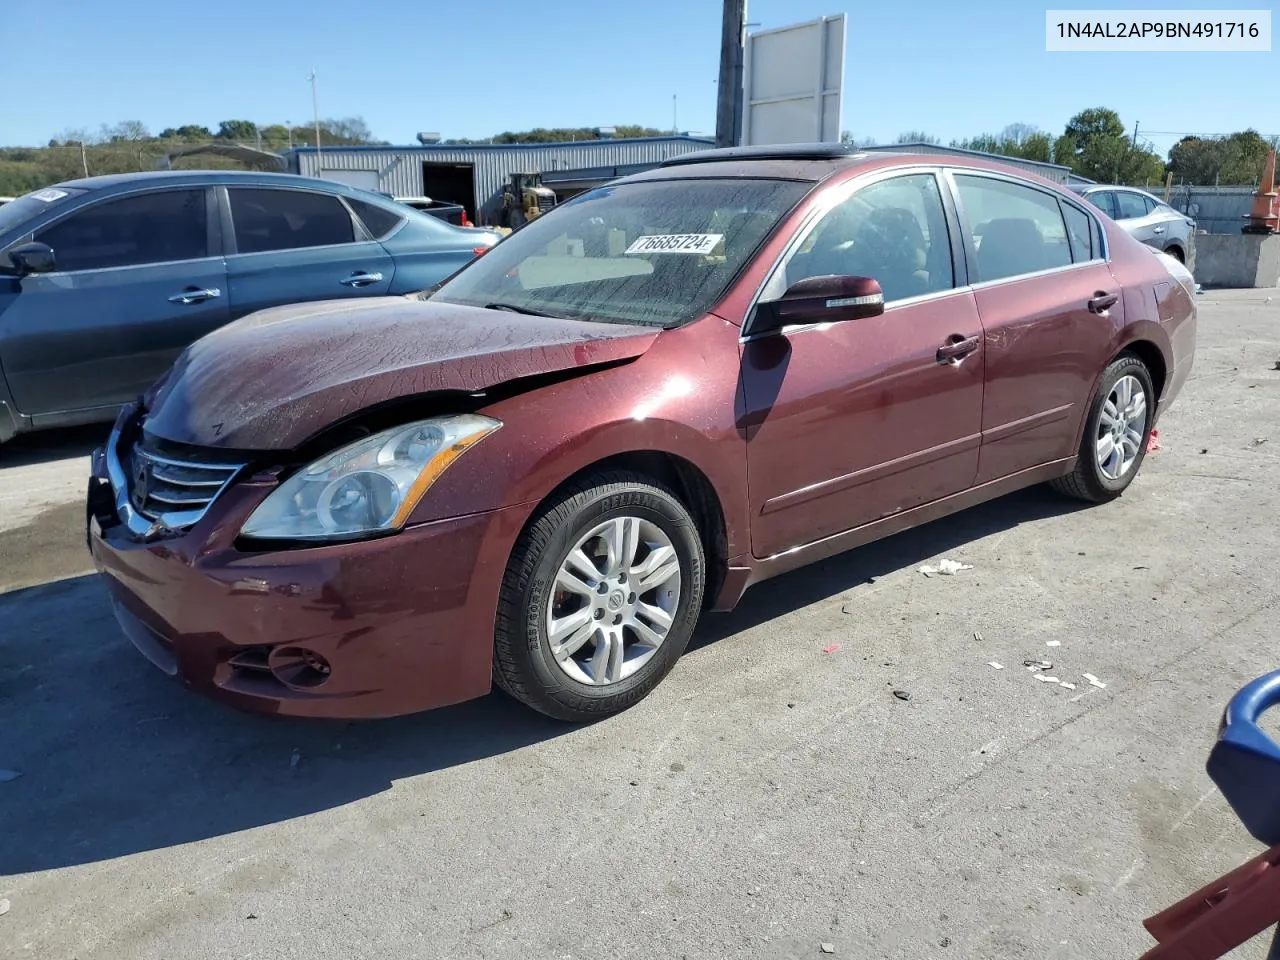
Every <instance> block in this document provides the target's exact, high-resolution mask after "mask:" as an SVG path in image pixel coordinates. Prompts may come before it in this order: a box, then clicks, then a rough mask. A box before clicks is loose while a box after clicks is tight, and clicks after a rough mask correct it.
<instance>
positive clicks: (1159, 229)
mask: <svg viewBox="0 0 1280 960" xmlns="http://www.w3.org/2000/svg"><path fill="white" fill-rule="evenodd" d="M1151 232H1152V233H1164V227H1154V228H1153V229H1152V230H1151Z"/></svg>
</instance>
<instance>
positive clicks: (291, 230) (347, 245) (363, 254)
mask: <svg viewBox="0 0 1280 960" xmlns="http://www.w3.org/2000/svg"><path fill="white" fill-rule="evenodd" d="M226 198H227V201H226V219H227V222H228V223H229V225H230V229H229V230H228V233H229V235H230V238H231V247H230V249H229V251H228V256H227V278H228V284H229V286H230V290H231V303H230V307H231V315H232V317H233V318H235V317H242V316H244V315H245V314H248V313H253V312H254V311H256V310H263V309H266V308H267V307H276V306H280V305H282V304H286V303H301V302H304V301H308V300H331V299H339V298H343V297H370V296H381V295H384V294H386V293H388V292H389V291H390V289H391V283H392V280H393V278H394V276H395V262H394V261H393V260H392V258H391V256H390V254H388V253H387V252H386V250H384V249H383V248H382V246H381V244H379V243H377V242H376V241H375V240H373V239H372V238H371V237H370V236H369V234H368V232H367V231H366V230H365V228H364V226H363V225H362V224H361V223H360V222H359V221H358V220H357V219H356V218H355V217H353V216H352V214H351V211H350V210H349V209H348V208H347V206H346V204H344V203H343V202H342V200H341V199H340V198H339V197H338V196H337V195H335V194H331V193H325V192H321V191H318V190H304V189H294V188H281V187H234V186H233V187H227V188H226Z"/></svg>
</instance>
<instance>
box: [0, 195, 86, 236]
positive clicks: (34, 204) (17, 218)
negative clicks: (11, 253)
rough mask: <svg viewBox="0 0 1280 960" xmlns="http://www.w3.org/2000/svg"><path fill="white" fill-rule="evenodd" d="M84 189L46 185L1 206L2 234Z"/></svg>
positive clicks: (0, 234)
mask: <svg viewBox="0 0 1280 960" xmlns="http://www.w3.org/2000/svg"><path fill="white" fill-rule="evenodd" d="M84 192H85V191H84V190H77V189H76V188H74V187H46V188H44V189H43V190H33V191H32V192H31V193H28V194H24V195H23V196H21V197H18V199H16V200H10V201H9V202H8V203H6V204H4V205H3V206H0V236H3V235H4V234H6V233H8V232H9V231H10V230H12V229H14V228H15V227H20V226H22V224H24V223H26V222H27V221H28V220H30V219H31V218H32V217H34V216H35V215H36V214H38V213H43V212H44V211H45V210H49V209H51V208H52V207H55V206H59V205H61V204H64V203H66V202H67V201H68V200H70V199H71V198H72V197H76V196H79V195H80V194H82V193H84Z"/></svg>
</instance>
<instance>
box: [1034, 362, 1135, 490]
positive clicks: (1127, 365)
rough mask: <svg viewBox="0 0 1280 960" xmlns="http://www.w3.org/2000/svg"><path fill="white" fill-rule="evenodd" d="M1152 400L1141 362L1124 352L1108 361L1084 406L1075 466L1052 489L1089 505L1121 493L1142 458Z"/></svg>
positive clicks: (1131, 478) (1053, 483)
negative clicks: (1083, 418)
mask: <svg viewBox="0 0 1280 960" xmlns="http://www.w3.org/2000/svg"><path fill="white" fill-rule="evenodd" d="M1155 401H1156V396H1155V390H1154V388H1153V387H1152V383H1151V374H1150V372H1149V371H1148V370H1147V367H1146V364H1144V363H1143V362H1142V361H1141V360H1139V359H1138V358H1137V357H1135V356H1133V355H1132V354H1127V353H1126V354H1121V355H1120V356H1119V357H1117V358H1116V359H1115V360H1113V361H1112V362H1111V363H1110V364H1108V365H1107V369H1106V370H1105V371H1103V374H1102V379H1101V381H1099V383H1098V390H1097V393H1095V394H1094V397H1093V400H1092V402H1091V403H1090V405H1089V411H1088V415H1087V419H1086V420H1085V429H1084V437H1083V439H1082V440H1081V442H1080V451H1079V455H1078V456H1077V457H1076V466H1075V469H1074V470H1073V471H1072V472H1071V473H1070V474H1068V475H1067V476H1065V477H1061V478H1059V479H1057V480H1054V481H1053V482H1052V486H1053V487H1054V489H1056V490H1058V491H1059V492H1060V493H1064V494H1066V495H1067V496H1070V497H1075V498H1077V499H1080V500H1087V501H1089V502H1090V503H1103V502H1105V501H1107V500H1114V499H1115V498H1116V497H1118V496H1120V494H1122V493H1124V491H1125V488H1127V487H1128V486H1129V484H1130V483H1132V482H1133V478H1134V477H1135V476H1136V475H1137V473H1138V468H1139V467H1140V466H1142V461H1143V458H1144V457H1145V456H1146V452H1147V441H1148V439H1149V438H1150V436H1151V427H1152V424H1153V422H1154V418H1155V406H1156V404H1155Z"/></svg>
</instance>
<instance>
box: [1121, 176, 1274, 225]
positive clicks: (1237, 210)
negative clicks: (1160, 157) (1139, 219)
mask: <svg viewBox="0 0 1280 960" xmlns="http://www.w3.org/2000/svg"><path fill="white" fill-rule="evenodd" d="M1143 189H1145V190H1146V191H1147V192H1148V193H1150V194H1152V195H1153V196H1157V197H1161V198H1163V197H1164V190H1163V188H1161V187H1145V188H1143ZM1254 189H1255V188H1254V187H1192V186H1187V185H1185V184H1184V185H1181V186H1175V187H1174V188H1173V190H1172V191H1171V192H1170V194H1169V205H1170V206H1172V207H1173V208H1174V209H1175V210H1179V211H1181V212H1182V213H1185V214H1186V215H1187V216H1188V217H1191V218H1192V219H1193V220H1195V222H1196V228H1197V229H1200V230H1205V231H1207V232H1209V233H1239V232H1240V228H1241V227H1243V226H1244V225H1245V218H1246V217H1247V216H1248V215H1249V210H1250V208H1252V206H1253V194H1254Z"/></svg>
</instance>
